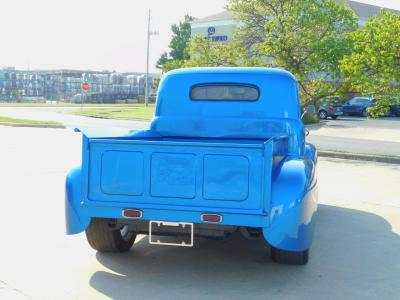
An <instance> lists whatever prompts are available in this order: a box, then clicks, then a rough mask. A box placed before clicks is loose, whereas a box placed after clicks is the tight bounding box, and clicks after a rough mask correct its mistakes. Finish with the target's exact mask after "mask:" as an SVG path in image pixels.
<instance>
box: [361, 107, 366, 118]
mask: <svg viewBox="0 0 400 300" xmlns="http://www.w3.org/2000/svg"><path fill="white" fill-rule="evenodd" d="M361 116H363V117H364V118H366V117H368V111H367V110H366V109H364V110H363V111H362V113H361Z"/></svg>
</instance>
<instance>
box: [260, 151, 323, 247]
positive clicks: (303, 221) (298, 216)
mask: <svg viewBox="0 0 400 300" xmlns="http://www.w3.org/2000/svg"><path fill="white" fill-rule="evenodd" d="M314 172H315V163H314V162H313V160H309V159H298V158H294V159H293V158H290V157H288V158H286V159H284V160H283V161H282V162H281V163H280V164H279V165H278V166H275V168H274V171H273V178H272V188H271V209H270V214H269V215H270V223H269V226H268V227H265V228H264V229H263V233H264V237H265V239H266V240H267V241H268V243H269V244H271V245H272V246H274V247H277V248H280V249H283V250H288V251H303V250H306V249H308V248H309V247H310V245H311V239H312V234H313V229H314V223H315V222H314V219H315V212H316V210H317V188H316V180H315V176H314Z"/></svg>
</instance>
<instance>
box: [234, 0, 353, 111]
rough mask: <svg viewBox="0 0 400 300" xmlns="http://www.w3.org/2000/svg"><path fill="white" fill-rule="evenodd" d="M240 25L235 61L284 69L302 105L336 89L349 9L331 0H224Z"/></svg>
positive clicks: (346, 50) (346, 41)
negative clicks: (294, 82)
mask: <svg viewBox="0 0 400 300" xmlns="http://www.w3.org/2000/svg"><path fill="white" fill-rule="evenodd" d="M228 3H229V4H228V9H229V10H231V11H233V12H234V14H235V15H236V17H237V19H238V20H239V21H240V22H241V24H242V26H241V27H240V28H239V29H238V30H237V32H236V34H235V37H234V39H235V40H236V43H237V44H239V45H240V46H239V47H238V46H236V49H239V51H238V52H239V53H240V56H241V57H240V58H239V63H240V64H242V65H257V66H269V67H279V68H284V69H286V70H288V71H290V72H292V73H293V74H294V75H295V76H296V78H297V79H298V81H299V85H300V91H301V93H302V99H303V101H304V104H306V103H310V102H314V103H315V102H316V101H318V100H319V99H321V98H322V97H325V96H328V95H332V94H335V93H337V91H338V89H339V87H340V84H339V82H340V78H341V72H340V69H339V67H338V66H339V62H340V60H341V59H342V58H343V56H344V55H346V54H348V53H349V52H350V51H351V43H350V40H349V39H348V38H347V33H348V32H351V31H353V30H355V29H356V26H357V25H356V20H355V17H354V14H353V12H352V11H351V10H350V9H349V8H348V7H346V6H344V5H339V4H337V3H336V2H335V1H333V0H324V1H320V0H228Z"/></svg>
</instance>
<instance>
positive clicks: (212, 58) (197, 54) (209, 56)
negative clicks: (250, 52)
mask: <svg viewBox="0 0 400 300" xmlns="http://www.w3.org/2000/svg"><path fill="white" fill-rule="evenodd" d="M188 53H189V54H190V60H187V61H186V62H185V63H184V66H185V67H218V66H225V67H234V66H238V65H240V61H239V60H238V57H239V56H238V53H237V51H236V49H235V47H234V46H233V45H232V43H217V42H213V41H212V40H211V39H208V38H204V37H202V36H201V35H196V36H194V37H193V38H192V40H191V43H190V44H189V46H188Z"/></svg>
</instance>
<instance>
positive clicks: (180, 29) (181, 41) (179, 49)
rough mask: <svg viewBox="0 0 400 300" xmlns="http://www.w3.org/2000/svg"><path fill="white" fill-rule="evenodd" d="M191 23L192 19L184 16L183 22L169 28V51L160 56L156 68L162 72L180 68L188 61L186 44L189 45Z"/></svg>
mask: <svg viewBox="0 0 400 300" xmlns="http://www.w3.org/2000/svg"><path fill="white" fill-rule="evenodd" d="M191 21H193V17H191V16H189V15H185V18H184V20H183V21H181V22H179V23H178V24H174V25H172V26H171V31H172V39H171V42H170V43H169V48H170V51H169V53H167V52H164V53H163V54H161V56H160V58H159V59H158V61H157V63H156V67H157V68H159V69H162V70H163V72H167V71H169V70H172V69H176V68H179V67H182V66H183V63H184V61H185V60H187V59H189V53H188V44H189V43H190V35H191V27H190V22H191Z"/></svg>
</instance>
